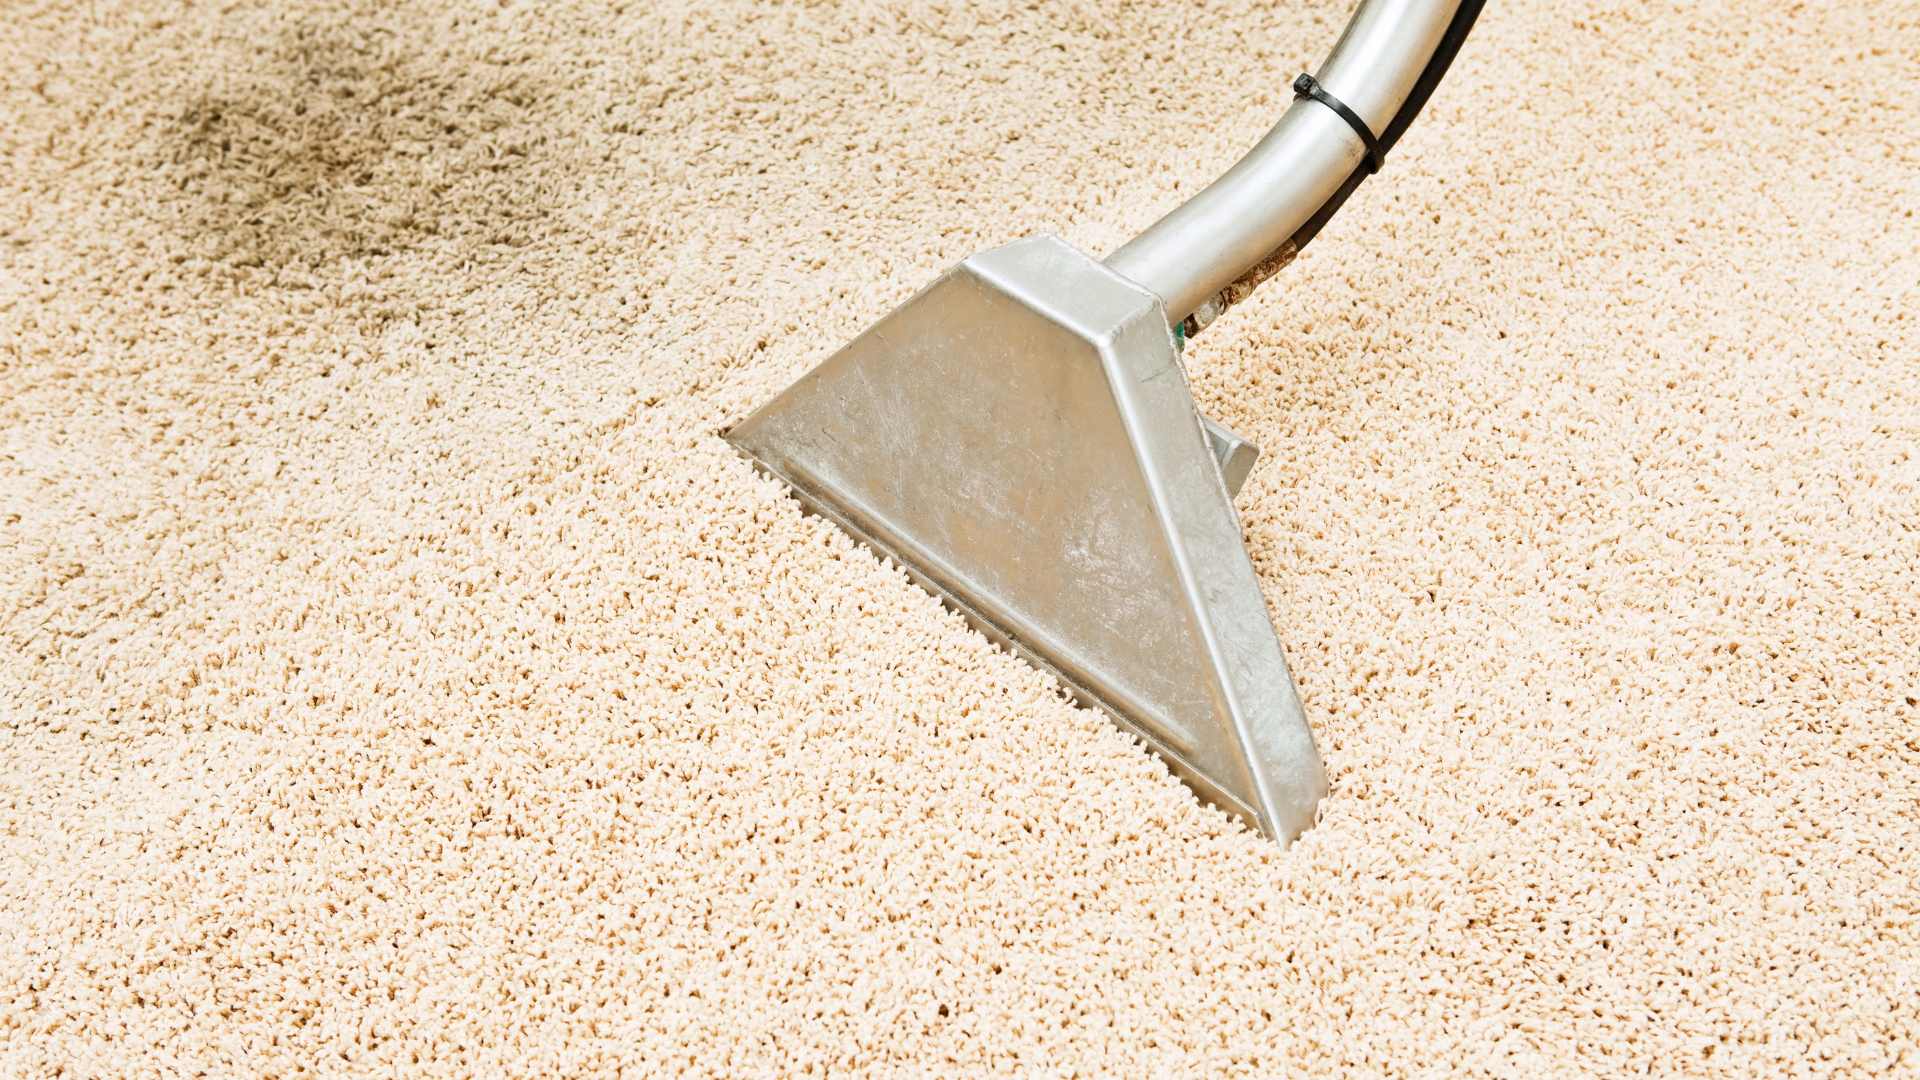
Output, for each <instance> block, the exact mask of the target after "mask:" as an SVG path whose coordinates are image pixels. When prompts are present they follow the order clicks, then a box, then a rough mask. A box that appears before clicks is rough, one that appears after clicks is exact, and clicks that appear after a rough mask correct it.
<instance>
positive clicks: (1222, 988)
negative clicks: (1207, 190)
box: [0, 0, 1920, 1077]
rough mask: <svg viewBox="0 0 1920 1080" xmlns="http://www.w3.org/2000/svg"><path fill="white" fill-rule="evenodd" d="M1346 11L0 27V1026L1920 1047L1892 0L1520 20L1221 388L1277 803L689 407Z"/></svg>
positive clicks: (1917, 138) (967, 1056) (765, 1037)
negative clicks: (1281, 682) (1275, 647)
mask: <svg viewBox="0 0 1920 1080" xmlns="http://www.w3.org/2000/svg"><path fill="white" fill-rule="evenodd" d="M1345 14H1346V12H1345V10H1344V9H1343V8H1342V7H1340V6H1339V5H1331V6H1330V5H1326V4H1314V3H1307V2H1305V0H1280V2H1277V3H1275V2H1267V3H1261V2H1256V0H1192V2H1188V3H1178V2H1170V3H1164V4H1158V5H1154V4H1146V5H1141V4H1124V5H1121V4H1109V5H1094V4H1088V3H1083V2H1081V0H1045V2H1042V3H1037V4H1010V3H1001V2H994V0H988V2H985V3H982V4H980V5H978V6H966V5H960V4H949V3H944V2H935V0H924V2H923V0H907V2H905V3H900V4H892V5H859V4H849V5H840V6H836V5H818V4H800V3H769V2H765V0H730V2H727V0H702V2H701V3H697V4H691V3H690V4H685V5H682V6H677V7H676V6H669V5H668V4H666V3H649V2H646V0H639V2H627V0H606V2H598V3H596V2H593V0H580V2H568V3H557V4H552V5H548V4H534V3H526V2H510V0H499V2H498V3H486V4H476V5H474V6H472V7H470V8H465V9H459V8H440V7H434V6H431V5H428V4H425V3H419V4H414V3H403V4H397V5H396V4H389V3H382V2H374V0H366V2H357V0H322V2H312V3H293V2H287V3H271V2H262V0H237V2H235V3H232V4H218V5H216V4H208V3H171V4H170V3H166V2H163V0H155V2H152V3H146V2H141V3H128V2H122V0H91V2H87V3H79V2H57V3H37V2H34V0H12V2H10V3H8V4H7V5H6V8H5V16H4V20H0V21H4V24H5V29H4V33H0V162H3V163H4V164H3V165H0V641H3V642H4V646H3V648H4V653H3V654H0V720H3V722H4V727H0V823H4V829H0V1073H4V1074H5V1075H8V1076H52V1075H67V1076H101V1077H109V1076H155V1075H165V1076H172V1075H179V1076H193V1075H247V1076H296V1075H321V1074H326V1075H335V1074H338V1075H381V1076H388V1075H400V1076H414V1075H448V1076H452V1075H473V1076H535V1075H544V1076H566V1077H590V1076H612V1075H648V1074H685V1075H693V1076H713V1077H747V1076H814V1077H818V1076H823V1075H825V1076H840V1075H922V1074H926V1075H954V1076H969V1075H983V1074H988V1073H994V1072H1001V1071H1008V1070H1011V1071H1013V1072H1015V1073H1017V1074H1023V1075H1031V1076H1070V1075H1074V1076H1142V1077H1146V1076H1230V1075H1244V1076H1290V1075H1325V1076H1333V1075H1377V1074H1384V1075H1420V1076H1427V1075H1443V1074H1445V1075H1451V1074H1475V1075H1481V1074H1484V1075H1494V1076H1519V1075H1531V1076H1546V1075H1564V1074H1567V1073H1590V1074H1595V1075H1606V1076H1615V1075H1628V1074H1632V1075H1639V1074H1642V1073H1650V1074H1654V1075H1675V1074H1686V1075H1729V1076H1752V1075H1781V1076H1788V1075H1850V1076H1868V1075H1884V1074H1888V1073H1892V1074H1905V1075H1909V1076H1911V1075H1915V1074H1916V1073H1920V1046H1916V1039H1920V1036H1917V1035H1916V1032H1917V1031H1920V802H1917V799H1920V723H1916V721H1917V719H1920V333H1916V320H1917V318H1920V316H1916V311H1920V304H1917V303H1916V301H1920V223H1916V221H1915V219H1914V211H1915V208H1916V206H1920V6H1916V5H1915V4H1914V3H1912V2H1910V0H1902V2H1896V3H1877V4H1871V5H1869V4H1864V3H1853V4H1845V3H1837V2H1810V3H1793V4H1788V3H1785V2H1781V3H1771V4H1736V3H1731V2H1725V0H1706V2H1703V3H1699V4H1688V5H1671V4H1634V3H1601V2H1594V3H1573V2H1567V3H1553V2H1546V0H1515V2H1511V3H1506V2H1500V3H1495V4H1494V5H1492V7H1491V9H1490V10H1489V11H1488V13H1487V14H1486V15H1485V16H1484V17H1483V19H1482V22H1481V26H1480V28H1479V29H1478V31H1477V32H1476V33H1475V36H1474V37H1473V39H1472V40H1471V41H1470V43H1469V44H1468V47H1467V49H1466V50H1465V52H1464V53H1463V55H1462V56H1461V58H1460V60H1459V62H1458V63H1457V64H1456V65H1455V68H1454V71H1453V73H1452V75H1451V77H1450V78H1449V80H1448V81H1447V83H1446V85H1445V86H1444V87H1443V88H1442V89H1441V91H1440V92H1439V94H1438V95H1437V97H1436V98H1435V100H1434V102H1433V103H1432V105H1431V106H1430V108H1429V110H1428V112H1427V114H1426V115H1425V116H1424V117H1423V118H1422V119H1421V121H1420V122H1419V123H1418V124H1417V125H1416V126H1415V127H1414V129H1413V131H1412V133H1411V134H1410V135H1409V136H1408V138H1407V139H1406V140H1405V141H1404V142H1403V143H1402V144H1401V147H1400V149H1399V151H1398V152H1397V153H1396V154H1395V155H1394V157H1393V159H1392V161H1391V162H1390V163H1389V165H1388V167H1387V169H1386V170H1385V171H1384V172H1383V173H1382V174H1381V175H1380V176H1379V177H1377V178H1376V179H1374V180H1372V181H1370V182H1369V183H1367V184H1366V185H1365V186H1364V187H1362V189H1361V190H1360V193H1359V195H1358V196H1357V197H1356V198H1355V200H1354V201H1353V203H1352V204H1351V205H1350V206H1349V208H1348V209H1347V210H1346V211H1345V212H1344V213H1343V214H1342V215H1341V216H1340V217H1339V218H1338V219H1337V220H1336V222H1335V223H1334V225H1333V226H1332V227H1331V228H1330V230H1329V231H1328V233H1327V234H1326V235H1325V236H1324V237H1323V238H1322V239H1321V240H1320V241H1319V242H1318V243H1317V244H1316V245H1315V246H1314V247H1313V248H1312V249H1311V252H1310V254H1309V255H1308V256H1307V257H1306V258H1305V259H1303V260H1302V261H1301V262H1300V263H1298V264H1296V265H1295V266H1294V267H1292V268H1291V269H1289V270H1288V271H1287V272H1286V273H1285V274H1284V275H1283V276H1282V277H1281V278H1279V279H1277V280H1276V281H1274V282H1273V283H1271V284H1269V285H1268V286H1267V287H1266V288H1265V289H1264V290H1263V291H1262V293H1261V294H1260V296H1259V297H1258V298H1257V299H1256V300H1255V301H1254V302H1252V303H1250V304H1248V305H1247V306H1245V307H1244V308H1242V309H1239V310H1236V311H1235V312H1233V313H1232V314H1231V315H1229V316H1228V317H1227V318H1226V319H1225V320H1223V321H1222V322H1221V323H1219V324H1217V325H1216V326H1215V327H1214V328H1213V329H1211V330H1210V331H1209V332H1208V333H1207V334H1206V335H1204V336H1203V337H1202V338H1201V339H1200V340H1199V341H1198V342H1197V343H1196V344H1195V346H1194V348H1193V349H1192V350H1191V352H1190V353H1189V357H1190V362H1191V364H1192V374H1193V379H1194V382H1195V389H1196V393H1197V394H1198V395H1199V396H1200V398H1201V399H1202V401H1203V404H1204V405H1205V406H1206V407H1207V408H1208V409H1209V410H1211V411H1212V412H1213V413H1214V414H1215V415H1217V416H1218V417H1219V418H1221V419H1222V420H1223V421H1225V422H1227V423H1229V424H1231V425H1233V426H1235V427H1237V428H1239V429H1241V430H1243V431H1246V432H1248V433H1249V434H1251V435H1253V436H1255V437H1256V438H1257V439H1258V440H1259V441H1260V443H1261V444H1262V445H1263V446H1264V447H1265V449H1266V456H1265V457H1263V458H1262V459H1261V463H1260V465H1259V467H1258V469H1257V470H1256V472H1255V474H1254V476H1253V478H1252V480H1251V481H1250V482H1249V485H1248V487H1247V489H1246V491H1245V492H1243V493H1242V495H1241V497H1240V500H1239V503H1240V508H1241V512H1242V515H1243V518H1244V521H1245V525H1246V534H1247V541H1248V543H1249V545H1250V547H1251V550H1252V551H1253V552H1254V556H1255V560H1256V563H1257V565H1258V567H1259V570H1260V573H1261V575H1262V580H1263V582H1264V584H1265V587H1266V590H1267V598H1268V602H1269V604H1270V605H1271V608H1272V611H1273V615H1274V620H1275V624H1276V625H1277V627H1278V628H1279V632H1280V637H1281V639H1282V641H1283V642H1284V643H1285V645H1286V647H1287V649H1288V651H1289V655H1290V657H1291V660H1292V663H1293V665H1294V668H1295V671H1296V673H1297V675H1298V677H1299V680H1300V684H1301V688H1302V692H1303V694H1304V696H1305V700H1306V703H1307V707H1308V711H1309V715H1310V716H1311V719H1312V721H1313V723H1314V726H1315V730H1316V731H1317V733H1318V736H1319V738H1320V740H1321V746H1322V748H1323V750H1324V752H1325V754H1326V757H1327V761H1328V765H1329V769H1330V772H1331V774H1332V776H1333V778H1334V786H1333V790H1332V794H1331V795H1330V797H1329V798H1328V799H1327V801H1326V803H1325V806H1324V809H1323V813H1322V819H1321V822H1320V824H1319V825H1318V827H1317V828H1315V829H1313V830H1312V831H1311V832H1310V833H1308V834H1307V835H1306V836H1305V837H1304V838H1303V839H1302V840H1301V841H1300V842H1299V843H1298V844H1296V845H1295V846H1294V847H1293V848H1291V849H1289V850H1286V851H1282V850H1281V849H1279V848H1278V847H1276V846H1274V845H1272V844H1270V843H1268V842H1266V841H1263V840H1260V839H1258V838H1256V837H1254V836H1251V835H1249V834H1247V833H1244V832H1240V831H1237V830H1235V829H1233V828H1230V827H1228V826H1226V825H1225V823H1224V822H1223V821H1222V820H1221V819H1220V818H1219V817H1218V816H1217V815H1215V814H1213V813H1211V812H1209V811H1206V810H1204V809H1202V808H1201V807H1199V806H1197V805H1196V804H1195V802H1194V801H1193V799H1192V797H1191V796H1190V795H1189V794H1188V793H1187V792H1186V790H1185V789H1183V788H1181V787H1179V786H1178V785H1177V784H1176V783H1174V782H1172V781H1170V780H1169V779H1168V778H1167V777H1166V775H1165V773H1164V771H1163V770H1162V769H1161V768H1160V767H1159V766H1158V765H1157V764H1155V763H1154V762H1152V761H1151V760H1149V759H1148V758H1146V757H1144V756H1143V755H1142V754H1141V753H1139V752H1138V751H1137V750H1135V749H1134V748H1132V747H1131V746H1130V745H1129V744H1128V742H1127V741H1126V740H1125V739H1123V738H1122V737H1120V736H1119V735H1117V734H1116V733H1114V732H1113V731H1112V730H1111V729H1110V728H1108V727H1107V726H1106V725H1105V724H1104V723H1103V722H1102V721H1101V720H1099V719H1098V718H1097V717H1095V716H1094V715H1093V714H1090V713H1086V712H1080V711H1076V710H1075V709H1073V708H1071V707H1069V706H1068V705H1066V704H1064V703H1063V702H1062V701H1061V700H1060V699H1059V698H1058V697H1057V695H1055V694H1054V693H1053V691H1052V690H1051V689H1050V687H1049V684H1048V682H1047V681H1046V680H1045V679H1044V678H1042V677H1040V676H1038V675H1036V674H1035V673H1034V672H1033V671H1031V670H1029V669H1026V668H1024V667H1023V666H1021V665H1020V664H1018V663H1016V662H1013V661H1011V660H1010V659H1008V658H1007V657H1006V656H1004V655H1002V654H998V653H996V652H994V651H993V650H992V649H990V648H989V647H987V646H986V645H985V644H984V643H983V642H982V640H981V639H979V638H978V637H976V636H974V635H972V634H971V633H970V632H969V631H968V630H967V629H966V628H965V627H964V625H963V624H961V623H960V622H959V621H957V619H956V618H955V617H953V616H951V615H949V614H946V613H944V612H943V611H942V609H941V608H940V607H939V606H938V605H937V604H936V603H935V602H934V601H932V600H931V599H929V598H928V597H927V596H926V595H924V594H922V593H920V592H918V591H916V590H915V589H914V588H912V587H911V586H910V585H908V584H906V583H905V581H904V580H903V579H902V577H901V575H900V574H899V573H898V572H896V571H893V570H890V569H888V568H886V567H883V566H882V565H880V564H878V563H876V562H875V561H874V560H873V559H872V558H871V557H869V556H868V555H867V554H866V553H865V552H864V551H862V550H860V549H858V548H856V547H855V546H853V545H851V544H850V543H849V542H848V541H847V540H846V539H845V538H844V537H842V536H840V535H838V534H836V533H835V532H834V531H833V530H832V529H831V528H829V527H827V526H825V525H824V524H822V523H821V522H819V521H817V520H812V519H805V518H803V517H801V516H800V515H799V514H798V513H797V512H796V510H795V508H794V506H793V505H792V504H791V503H790V502H789V501H787V500H786V498H785V497H784V496H783V494H782V492H781V491H780V490H779V489H778V488H777V487H776V486H774V485H772V484H770V483H768V482H766V481H763V480H760V479H757V478H756V477H755V475H754V474H753V472H752V471H751V470H750V469H749V468H748V467H747V466H746V465H745V464H744V463H742V462H741V461H739V460H737V459H736V458H735V457H734V455H733V454H732V453H730V452H729V450H728V448H727V447H726V445H725V444H724V443H723V442H722V441H721V440H720V439H719V438H718V437H717V435H716V432H717V431H719V430H721V429H723V428H724V427H725V426H727V425H728V424H730V423H731V422H733V421H734V420H736V419H738V418H739V417H741V416H743V415H744V414H745V413H746V412H747V411H748V410H749V409H751V408H752V407H753V406H754V405H755V404H757V403H758V402H759V401H761V400H764V399H765V398H766V397H767V396H769V395H770V394H772V393H773V392H775V391H776V390H777V389H779V388H780V387H782V386H783V385H785V384H786V382H787V381H789V380H790V379H792V378H793V377H794V376H796V375H797V374H798V373H800V372H801V371H803V370H804V369H805V368H806V367H807V366H809V365H810V364H812V363H814V362H816V361H818V360H820V359H821V358H823V357H824V356H825V355H827V353H829V352H830V351H831V350H832V349H833V348H834V347H835V346H836V345H837V344H838V343H839V342H841V341H843V340H845V339H846V338H847V337H849V336H851V335H852V334H853V333H855V332H857V331H858V330H859V329H860V328H861V327H862V326H863V325H865V324H866V323H868V322H869V321H871V320H872V319H874V318H876V317H878V316H879V315H881V314H882V313H884V312H885V311H886V310H887V309H889V308H890V307H891V306H892V305H893V304H894V303H896V302H897V301H899V300H900V299H902V298H904V297H905V296H907V295H909V294H910V293H911V292H912V291H913V290H915V289H916V288H918V287H919V286H921V285H923V284H924V283H926V281H928V280H929V279H930V278H931V277H932V276H933V275H934V274H935V273H937V272H938V271H939V270H940V269H941V268H942V267H944V266H946V265H947V264H949V263H951V262H952V261H954V260H956V259H959V258H961V257H963V256H965V255H966V254H968V253H969V252H971V251H974V250H976V249H978V248H981V247H985V246H988V245H991V244H995V243H999V242H1002V241H1005V240H1008V239H1011V238H1014V237H1018V236H1021V235H1024V234H1026V233H1028V232H1031V231H1037V230H1049V231H1053V232H1056V233H1058V234H1060V235H1062V236H1064V237H1066V238H1067V239H1069V240H1071V241H1073V242H1074V243H1076V244H1079V245H1080V246H1082V247H1083V248H1085V249H1087V250H1089V251H1092V252H1094V253H1096V254H1104V253H1105V252H1106V251H1109V250H1111V249H1112V248H1113V247H1114V246H1116V245H1117V244H1118V243H1120V242H1121V241H1123V240H1124V239H1125V238H1126V237H1127V236H1129V235H1131V234H1132V233H1133V232H1135V231H1136V230H1138V229H1140V228H1142V227H1144V226H1145V225H1147V224H1148V223H1150V222H1151V221H1152V220H1153V219H1154V218H1155V217H1156V216H1157V215H1158V214H1160V213H1162V212H1164V211H1165V210H1167V209H1168V208H1170V207H1171V206H1173V205H1174V204H1176V203H1177V202H1178V201H1179V200H1180V199H1182V198H1183V197H1184V196H1186V195H1187V194H1190V193H1191V192H1192V191H1194V190H1195V189H1196V188H1197V187H1198V186H1199V185H1201V184H1203V183H1204V182H1205V181H1207V180H1208V179H1210V178H1211V177H1212V176H1214V175H1215V174H1217V172H1218V171H1219V170H1221V169H1222V168H1224V167H1225V166H1226V165H1227V164H1228V163H1229V162H1230V161H1231V160H1232V158H1233V157H1234V156H1235V155H1236V153H1237V152H1238V151H1240V150H1241V149H1243V148H1245V147H1246V146H1248V145H1250V144H1251V143H1252V141H1253V140H1254V139H1255V138H1256V137H1257V136H1258V135H1259V134H1260V133H1261V132H1262V131H1263V130H1264V129H1265V128H1266V126H1267V125H1268V124H1270V123H1271V122H1272V121H1273V119H1274V118H1275V117H1277V116H1278V114H1279V113H1280V111H1281V110H1282V109H1283V108H1284V107H1285V105H1286V104H1287V102H1288V100H1289V97H1290V94H1289V92H1288V89H1287V85H1288V82H1289V81H1290V79H1291V78H1292V76H1293V75H1294V74H1295V73H1296V72H1297V71H1299V70H1301V69H1302V68H1303V67H1305V66H1310V65H1311V64H1313V63H1316V62H1317V60H1318V58H1319V57H1320V56H1321V55H1323V54H1324V52H1325V50H1326V49H1327V47H1328V46H1329V45H1330V44H1331V43H1332V40H1333V37H1334V36H1335V34H1336V33H1337V31H1338V29H1339V27H1340V25H1341V24H1342V22H1343V21H1344V18H1345Z"/></svg>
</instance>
